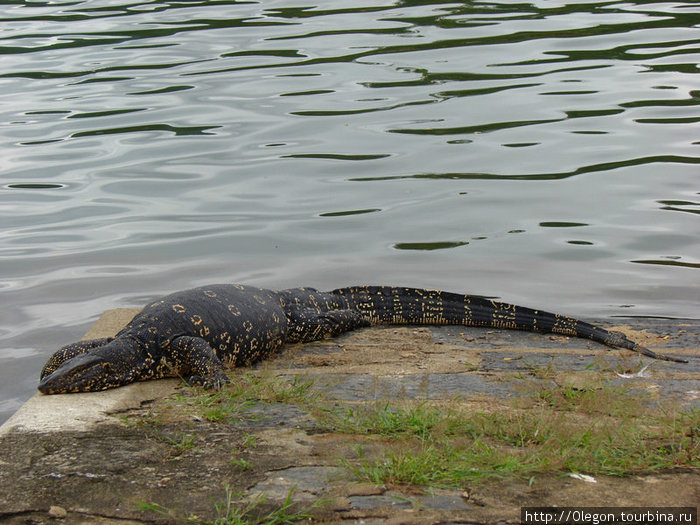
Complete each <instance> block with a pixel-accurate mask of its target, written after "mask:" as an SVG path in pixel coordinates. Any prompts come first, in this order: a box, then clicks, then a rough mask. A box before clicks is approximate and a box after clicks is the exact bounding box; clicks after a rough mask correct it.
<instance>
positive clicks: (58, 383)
mask: <svg viewBox="0 0 700 525" xmlns="http://www.w3.org/2000/svg"><path fill="white" fill-rule="evenodd" d="M115 350H117V349H116V348H114V345H113V344H110V345H105V346H102V347H99V348H96V349H93V350H90V351H88V352H85V353H83V354H78V355H76V356H75V357H72V358H70V359H68V360H67V361H64V362H63V363H62V364H61V365H60V366H59V367H58V368H56V369H55V370H54V371H52V372H51V373H49V374H47V375H45V376H44V377H42V378H41V381H40V382H39V387H38V388H39V391H40V392H42V393H44V394H67V393H69V392H95V391H98V390H107V389H108V388H116V387H119V386H123V385H126V384H128V383H133V382H134V381H136V380H138V379H139V372H140V368H142V367H140V366H138V365H137V363H135V362H134V361H137V360H136V359H133V360H132V359H125V357H124V354H123V353H121V352H118V351H115ZM130 361H131V362H130Z"/></svg>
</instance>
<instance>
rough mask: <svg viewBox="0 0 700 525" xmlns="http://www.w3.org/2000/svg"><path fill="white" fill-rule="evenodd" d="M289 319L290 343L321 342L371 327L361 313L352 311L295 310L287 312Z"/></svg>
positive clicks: (288, 333) (288, 340) (288, 339)
mask: <svg viewBox="0 0 700 525" xmlns="http://www.w3.org/2000/svg"><path fill="white" fill-rule="evenodd" d="M287 319H288V320H289V331H288V332H287V342H288V343H309V342H311V341H319V340H321V339H328V338H330V337H337V336H339V335H340V334H344V333H345V332H350V331H352V330H356V329H357V328H362V327H365V326H370V325H371V323H370V322H369V320H368V319H365V318H364V317H363V316H362V314H361V313H360V312H358V311H357V310H350V309H341V310H329V311H327V312H319V311H318V310H316V309H315V308H294V309H289V310H288V311H287Z"/></svg>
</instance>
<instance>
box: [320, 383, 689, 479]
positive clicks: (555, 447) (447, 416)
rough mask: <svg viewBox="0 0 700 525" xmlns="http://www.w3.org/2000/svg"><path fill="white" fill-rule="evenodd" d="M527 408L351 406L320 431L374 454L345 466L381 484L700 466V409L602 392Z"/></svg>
mask: <svg viewBox="0 0 700 525" xmlns="http://www.w3.org/2000/svg"><path fill="white" fill-rule="evenodd" d="M530 400H531V402H532V406H530V407H527V408H518V407H517V405H518V403H517V402H514V403H513V406H512V407H510V408H507V409H499V410H496V411H489V412H485V411H480V412H479V411H477V412H474V411H471V410H468V409H466V408H460V407H458V408H449V407H448V408H446V407H444V406H438V405H431V404H428V403H402V404H398V405H390V404H387V403H384V404H373V405H364V406H359V407H357V406H353V407H346V408H342V409H338V410H336V411H334V412H327V413H326V415H325V417H324V423H323V424H324V426H325V428H326V429H328V430H333V431H336V432H344V433H348V434H354V435H356V436H357V437H358V439H361V440H363V441H364V443H365V444H366V445H372V446H371V447H370V446H364V447H362V448H361V450H362V454H358V456H359V457H357V458H355V459H353V460H351V459H344V460H342V463H343V464H344V465H345V466H346V467H347V468H348V469H349V470H350V471H351V472H353V473H354V474H355V475H356V476H357V477H358V478H359V479H362V480H366V481H369V482H372V483H378V484H411V485H443V486H458V485H462V484H464V483H468V482H476V481H482V480H485V479H488V478H519V479H523V478H524V479H527V478H531V477H532V476H535V475H537V474H540V473H568V472H583V473H587V474H590V475H596V474H598V475H613V476H625V475H632V474H641V473H645V472H647V473H648V472H651V471H656V470H659V469H672V468H676V467H684V468H697V467H700V410H698V409H689V410H687V411H675V410H664V409H662V408H656V409H651V408H649V407H648V406H647V403H646V400H645V399H639V398H635V397H631V396H629V395H625V394H624V393H623V392H621V391H620V390H619V387H616V386H613V385H603V384H598V385H597V386H596V387H595V388H584V389H573V388H570V387H558V386H547V387H546V388H544V387H543V389H539V390H537V391H535V392H534V393H533V395H532V397H531V398H530ZM520 403H522V401H520ZM367 450H372V451H373V452H372V453H371V454H369V453H367Z"/></svg>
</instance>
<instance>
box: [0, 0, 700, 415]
mask: <svg viewBox="0 0 700 525" xmlns="http://www.w3.org/2000/svg"><path fill="white" fill-rule="evenodd" d="M0 18H1V20H0V21H1V24H0V54H1V55H2V56H1V57H0V122H1V123H2V124H1V127H0V265H1V266H0V268H1V271H0V294H1V295H2V301H0V421H1V420H2V419H5V418H6V417H7V416H8V415H9V414H10V413H12V412H13V411H14V410H15V409H16V408H17V407H18V406H19V405H20V404H21V403H22V402H23V401H24V400H25V399H26V398H27V397H29V396H30V395H31V394H32V393H33V392H34V390H35V388H36V382H37V375H38V371H39V370H40V368H41V366H42V364H43V362H44V360H45V359H46V357H47V356H48V354H49V353H50V352H52V351H53V350H54V349H55V348H56V347H57V346H59V345H62V344H65V343H67V342H70V341H73V340H75V339H77V338H78V337H79V336H80V335H81V334H82V333H83V332H84V331H85V330H86V328H87V327H88V326H89V324H90V323H91V322H93V321H94V320H95V319H96V318H97V316H99V314H100V313H101V312H102V311H104V310H105V309H108V308H114V307H121V306H136V305H141V304H143V303H144V302H145V301H147V300H149V299H150V298H153V297H155V296H157V295H159V294H161V293H164V292H169V291H173V290H176V289H181V288H185V287H189V286H193V285H199V284H204V283H207V282H217V281H221V282H234V281H236V282H245V283H248V284H255V285H261V286H270V287H289V286H299V285H310V286H317V287H320V288H326V287H335V286H340V285H347V284H353V283H381V284H403V285H408V286H427V287H440V288H445V289H449V290H452V291H461V292H470V293H476V294H482V295H489V296H494V297H500V298H502V299H504V300H508V301H511V302H519V303H525V304H529V305H535V306H538V307H542V308H548V309H550V310H558V311H562V312H565V313H569V314H573V315H577V316H583V317H598V318H601V317H613V316H625V315H637V316H667V317H698V315H700V312H699V308H698V296H699V295H698V286H697V283H698V274H697V271H698V264H699V263H700V250H699V249H698V248H699V244H700V243H699V242H698V238H699V236H698V233H699V228H698V212H699V209H700V207H699V206H698V202H699V200H700V196H699V192H700V185H699V184H698V173H699V170H698V162H699V156H698V148H699V147H700V133H699V132H698V121H699V120H700V111H699V110H698V104H699V102H700V81H699V80H698V79H699V77H698V72H700V69H699V68H698V62H699V60H698V58H699V56H700V43H699V39H700V34H699V30H698V24H700V6H699V5H698V3H697V2H695V1H690V0H688V1H675V2H651V1H636V2H635V1H630V2H611V1H597V2H596V1H586V2H579V1H571V2H563V1H557V0H547V1H544V0H540V1H536V2H533V3H524V2H515V1H489V2H479V1H475V2H439V1H438V2H435V1H430V2H423V1H393V2H389V1H375V2H372V1H371V0H359V1H349V0H344V1H341V0H327V1H324V2H322V3H320V4H319V5H318V6H314V5H311V4H309V3H301V4H295V3H293V2H290V1H289V0H277V1H266V2H257V1H244V2H230V1H203V0H173V1H152V2H139V1H129V0H90V1H81V0H67V1H60V0H58V1H32V2H30V1H19V2H2V3H1V4H0Z"/></svg>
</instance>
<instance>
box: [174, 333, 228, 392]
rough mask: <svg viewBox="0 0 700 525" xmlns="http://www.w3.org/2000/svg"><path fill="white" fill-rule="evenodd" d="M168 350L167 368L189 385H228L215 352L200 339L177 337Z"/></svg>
mask: <svg viewBox="0 0 700 525" xmlns="http://www.w3.org/2000/svg"><path fill="white" fill-rule="evenodd" d="M169 348H170V357H171V359H170V361H171V362H170V363H168V364H169V366H171V367H172V368H173V370H174V371H175V372H176V373H177V374H178V375H180V376H182V377H184V378H185V380H186V381H187V382H188V383H189V384H190V385H202V386H205V387H207V388H220V387H221V386H223V385H225V384H226V383H230V380H229V378H228V376H227V375H226V373H225V372H224V365H223V364H222V363H221V360H220V359H219V358H218V357H217V355H216V352H215V351H214V349H213V348H212V347H211V346H210V345H209V343H207V342H206V341H205V340H204V339H202V338H201V337H191V336H181V337H177V338H176V339H174V340H173V341H172V342H171V343H170V347H169Z"/></svg>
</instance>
